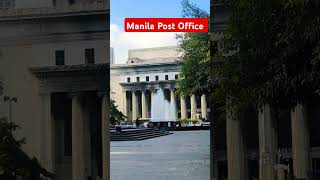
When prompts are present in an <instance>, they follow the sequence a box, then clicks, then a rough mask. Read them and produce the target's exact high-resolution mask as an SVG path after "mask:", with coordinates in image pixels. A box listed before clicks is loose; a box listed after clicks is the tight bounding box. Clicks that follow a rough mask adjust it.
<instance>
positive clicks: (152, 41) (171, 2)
mask: <svg viewBox="0 0 320 180" xmlns="http://www.w3.org/2000/svg"><path fill="white" fill-rule="evenodd" d="M181 1H182V0H111V1H110V14H111V27H110V28H111V29H110V30H111V37H110V40H111V42H110V44H111V46H112V47H114V50H115V59H116V63H118V64H119V63H121V64H122V63H125V62H126V60H127V54H128V49H135V48H148V47H160V46H173V45H177V40H176V39H175V35H176V34H177V33H168V32H166V33H164V32H160V33H155V32H153V33H142V32H140V33H126V32H123V21H124V18H126V17H181V16H182V5H181ZM189 1H190V2H191V3H193V4H196V5H197V6H198V7H200V8H201V9H203V10H205V11H207V12H209V9H210V0H189Z"/></svg>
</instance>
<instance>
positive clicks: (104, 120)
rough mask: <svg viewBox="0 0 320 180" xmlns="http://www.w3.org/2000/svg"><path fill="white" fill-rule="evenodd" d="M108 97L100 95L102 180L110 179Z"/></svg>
mask: <svg viewBox="0 0 320 180" xmlns="http://www.w3.org/2000/svg"><path fill="white" fill-rule="evenodd" d="M108 109H110V98H109V97H108V96H107V95H104V96H103V97H102V115H101V128H102V129H101V132H102V177H103V178H102V180H110V136H109V134H110V111H108Z"/></svg>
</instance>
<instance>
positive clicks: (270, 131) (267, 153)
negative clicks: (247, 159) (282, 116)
mask: <svg viewBox="0 0 320 180" xmlns="http://www.w3.org/2000/svg"><path fill="white" fill-rule="evenodd" d="M258 127H259V156H260V159H259V179H260V180H274V179H276V176H275V175H276V174H275V171H274V166H275V164H276V149H277V133H276V129H275V125H274V122H273V119H272V117H271V111H270V107H269V105H265V106H264V107H263V108H262V110H261V111H260V112H259V116H258Z"/></svg>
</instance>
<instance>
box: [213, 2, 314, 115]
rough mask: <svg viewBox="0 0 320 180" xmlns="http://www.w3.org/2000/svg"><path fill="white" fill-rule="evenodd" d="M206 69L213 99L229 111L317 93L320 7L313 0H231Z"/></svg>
mask: <svg viewBox="0 0 320 180" xmlns="http://www.w3.org/2000/svg"><path fill="white" fill-rule="evenodd" d="M230 8H231V10H232V15H231V18H230V22H229V27H228V30H227V31H226V32H225V33H224V34H223V35H222V38H221V41H220V42H219V51H220V52H219V53H218V54H221V56H220V58H218V59H220V60H217V61H216V62H219V61H220V62H222V63H223V65H222V66H217V68H214V69H212V76H214V77H215V82H214V94H215V96H216V99H220V100H222V101H225V99H231V100H232V106H233V108H234V110H235V112H240V111H242V110H243V109H246V108H248V107H249V106H254V107H256V108H258V107H259V106H260V105H263V104H270V105H272V106H274V107H285V108H290V107H293V106H294V105H296V103H298V102H302V103H305V102H308V101H312V100H313V99H315V98H318V97H319V92H320V91H319V87H320V74H319V72H320V71H319V70H320V41H319V39H320V9H319V3H318V2H317V1H306V0H301V1H285V0H280V1H279V0H268V1H254V0H231V1H230Z"/></svg>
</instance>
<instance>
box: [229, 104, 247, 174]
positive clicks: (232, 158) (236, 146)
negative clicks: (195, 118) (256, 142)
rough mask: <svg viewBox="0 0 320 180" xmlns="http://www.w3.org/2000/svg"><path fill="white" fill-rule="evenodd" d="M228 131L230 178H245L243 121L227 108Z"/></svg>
mask: <svg viewBox="0 0 320 180" xmlns="http://www.w3.org/2000/svg"><path fill="white" fill-rule="evenodd" d="M226 112H227V116H226V133H227V160H228V179H230V180H233V179H237V180H245V179H247V178H246V177H245V176H246V173H245V170H246V168H245V160H244V145H243V136H242V128H241V122H240V119H239V117H238V116H237V115H234V114H232V112H231V110H229V109H228V108H227V111H226Z"/></svg>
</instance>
